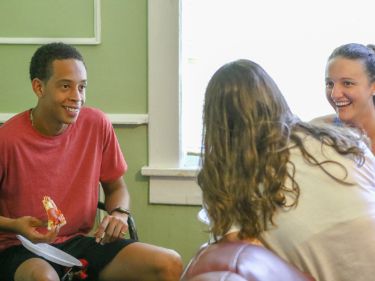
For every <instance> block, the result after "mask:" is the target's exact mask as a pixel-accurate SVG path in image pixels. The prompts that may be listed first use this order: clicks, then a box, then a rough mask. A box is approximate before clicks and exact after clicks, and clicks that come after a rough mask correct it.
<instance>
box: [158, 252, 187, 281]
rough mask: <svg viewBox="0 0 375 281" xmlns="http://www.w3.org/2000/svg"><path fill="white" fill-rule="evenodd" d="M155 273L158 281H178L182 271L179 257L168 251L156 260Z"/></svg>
mask: <svg viewBox="0 0 375 281" xmlns="http://www.w3.org/2000/svg"><path fill="white" fill-rule="evenodd" d="M157 261H158V262H157V265H156V267H157V268H156V271H157V276H158V280H165V281H176V280H180V276H181V274H182V270H183V264H182V260H181V256H180V255H179V254H178V253H177V252H175V251H173V250H168V251H166V252H165V253H163V254H162V255H160V257H158V259H157Z"/></svg>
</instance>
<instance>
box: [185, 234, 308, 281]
mask: <svg viewBox="0 0 375 281" xmlns="http://www.w3.org/2000/svg"><path fill="white" fill-rule="evenodd" d="M211 280H216V281H313V280H315V279H314V278H312V277H311V276H309V275H308V274H305V273H303V272H301V271H299V270H298V269H297V268H295V267H294V266H292V265H291V264H289V263H288V262H286V261H284V260H283V259H281V258H280V257H278V256H277V255H275V254H274V253H273V252H271V251H270V250H268V249H266V248H264V247H261V246H257V245H253V244H249V243H246V242H224V241H223V242H219V243H216V244H211V245H208V246H204V247H202V248H201V249H200V250H199V251H198V253H197V254H196V255H195V256H194V257H193V259H192V260H191V261H190V263H189V265H188V266H187V268H186V269H185V272H184V273H183V275H182V277H181V281H211Z"/></svg>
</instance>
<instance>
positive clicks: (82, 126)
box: [0, 107, 127, 251]
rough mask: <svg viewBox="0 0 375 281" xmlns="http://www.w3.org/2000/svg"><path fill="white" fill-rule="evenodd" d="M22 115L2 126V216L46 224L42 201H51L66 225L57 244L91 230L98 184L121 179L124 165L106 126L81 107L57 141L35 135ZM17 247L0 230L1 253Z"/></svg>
mask: <svg viewBox="0 0 375 281" xmlns="http://www.w3.org/2000/svg"><path fill="white" fill-rule="evenodd" d="M29 115H30V110H27V111H25V112H22V113H20V114H18V115H16V116H14V117H13V118H11V119H10V120H8V121H7V122H6V123H4V125H2V126H1V127H0V155H1V156H0V215H1V216H4V217H9V218H17V217H21V216H34V217H37V218H40V219H43V220H47V214H46V212H45V210H44V207H43V204H42V200H43V197H44V196H50V197H51V198H52V199H53V200H54V202H55V203H56V205H57V206H58V208H59V209H60V210H61V211H62V213H63V214H64V216H65V218H66V221H67V224H66V225H65V226H63V227H62V228H61V230H60V232H59V236H58V237H57V240H56V241H55V242H56V243H59V242H63V241H65V240H67V239H69V238H71V237H73V236H75V235H77V234H86V233H88V232H89V231H90V230H91V228H92V227H93V223H94V219H95V214H96V207H97V202H98V194H99V189H98V186H99V182H111V181H114V180H116V179H118V178H119V177H121V176H122V175H123V174H124V173H125V171H126V169H127V165H126V162H125V159H124V157H123V154H122V152H121V149H120V147H119V144H118V142H117V138H116V135H115V133H114V130H113V127H112V125H111V123H110V121H109V120H108V119H107V118H106V116H105V115H104V113H102V112H101V111H99V110H97V109H94V108H89V107H84V108H82V109H81V112H80V114H79V117H78V119H77V121H76V122H75V123H74V124H71V125H70V126H69V127H68V128H67V130H66V131H65V132H64V133H63V134H61V135H58V136H52V137H50V136H44V135H41V134H40V133H39V132H37V131H36V130H35V129H34V128H33V127H32V126H31V122H30V119H29ZM17 244H20V241H18V239H17V238H16V237H15V234H13V233H8V232H1V231H0V251H1V250H4V249H5V248H8V247H10V246H12V245H17Z"/></svg>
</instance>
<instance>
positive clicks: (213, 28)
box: [180, 0, 375, 152]
mask: <svg viewBox="0 0 375 281" xmlns="http://www.w3.org/2000/svg"><path fill="white" fill-rule="evenodd" d="M374 7H375V4H374V2H373V0H357V1H356V2H352V1H348V0H329V1H325V0H324V1H323V0H316V1H301V0H284V1H280V0H262V1H252V0H182V9H181V52H182V53H181V61H180V69H181V92H182V97H181V102H182V103H181V108H182V120H181V122H182V145H183V151H185V152H199V151H200V145H201V133H202V106H203V94H204V91H205V87H206V85H207V82H208V80H209V79H210V77H211V76H212V74H213V73H214V72H215V71H216V70H217V68H219V67H220V66H221V65H223V64H224V63H227V62H229V61H232V60H235V59H239V58H247V59H250V60H253V61H255V62H257V63H259V64H260V65H261V66H262V67H264V69H265V70H266V71H267V72H268V73H269V74H270V75H271V76H272V77H273V79H274V80H275V81H276V83H277V84H278V85H279V87H280V89H281V91H282V93H283V94H284V96H285V98H286V99H287V101H288V103H289V106H290V107H291V109H292V111H293V112H294V113H295V114H296V115H298V116H299V117H300V118H301V119H302V120H305V121H308V120H311V119H313V118H315V117H318V116H321V115H326V114H330V113H333V109H332V108H331V107H330V106H329V104H328V102H327V101H326V99H325V88H324V87H325V85H324V71H325V64H326V60H327V57H328V56H329V54H330V53H331V52H332V50H333V49H334V48H335V47H337V46H339V45H341V44H345V43H350V42H356V43H362V44H369V43H375V38H374V36H373V34H374V20H373V11H374Z"/></svg>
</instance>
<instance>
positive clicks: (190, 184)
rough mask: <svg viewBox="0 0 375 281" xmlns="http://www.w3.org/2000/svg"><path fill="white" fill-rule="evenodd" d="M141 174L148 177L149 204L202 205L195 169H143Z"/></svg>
mask: <svg viewBox="0 0 375 281" xmlns="http://www.w3.org/2000/svg"><path fill="white" fill-rule="evenodd" d="M141 172H142V175H144V176H149V177H150V199H149V200H150V203H154V204H173V205H198V206H199V205H202V194H201V190H200V188H199V186H198V184H197V182H196V174H197V168H160V167H143V168H142V171H141Z"/></svg>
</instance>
